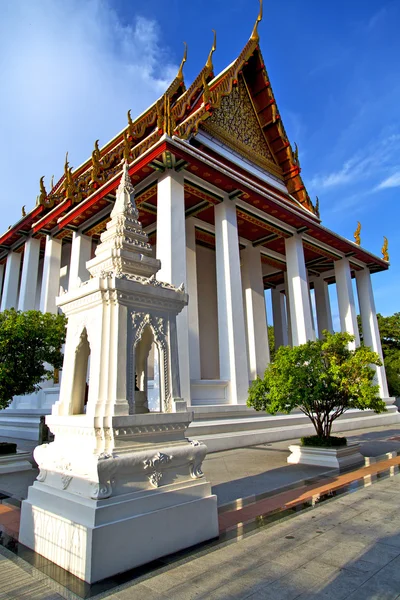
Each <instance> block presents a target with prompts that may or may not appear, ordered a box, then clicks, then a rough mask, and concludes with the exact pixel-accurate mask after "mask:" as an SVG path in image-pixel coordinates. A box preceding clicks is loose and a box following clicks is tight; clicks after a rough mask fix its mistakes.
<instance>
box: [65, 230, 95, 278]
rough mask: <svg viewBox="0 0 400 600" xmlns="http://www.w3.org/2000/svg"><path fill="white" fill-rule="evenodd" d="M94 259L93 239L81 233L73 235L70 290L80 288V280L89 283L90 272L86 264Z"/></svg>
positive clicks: (76, 232) (75, 232)
mask: <svg viewBox="0 0 400 600" xmlns="http://www.w3.org/2000/svg"><path fill="white" fill-rule="evenodd" d="M91 258H92V238H91V237H88V236H87V235H83V234H82V233H80V232H79V231H74V233H73V234H72V247H71V259H70V266H69V280H68V290H72V289H73V288H76V287H78V286H77V283H78V281H79V279H80V280H81V281H87V280H88V279H89V271H88V270H87V268H86V263H87V262H88V261H89V260H90V259H91ZM78 278H79V279H78Z"/></svg>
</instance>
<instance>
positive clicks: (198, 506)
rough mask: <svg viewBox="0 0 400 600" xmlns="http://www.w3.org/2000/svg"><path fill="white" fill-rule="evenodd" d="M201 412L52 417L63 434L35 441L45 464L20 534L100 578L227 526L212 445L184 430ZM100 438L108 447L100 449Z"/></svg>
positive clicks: (74, 569) (76, 570)
mask: <svg viewBox="0 0 400 600" xmlns="http://www.w3.org/2000/svg"><path fill="white" fill-rule="evenodd" d="M191 418H192V413H179V414H147V415H137V416H131V417H126V416H125V417H113V418H112V423H110V426H108V427H107V426H105V424H104V423H101V421H102V419H97V420H96V421H97V422H96V425H98V427H93V419H90V418H86V416H83V415H82V416H81V415H80V416H77V417H73V416H72V417H69V418H68V417H67V418H66V417H61V418H60V417H50V418H49V420H48V421H49V425H50V427H51V429H52V430H53V431H54V432H55V434H56V441H55V442H53V443H52V444H48V445H47V444H45V445H43V446H38V447H37V448H36V450H35V459H36V461H37V462H38V464H39V466H40V474H39V477H38V481H36V482H35V483H34V485H33V486H32V487H30V488H29V494H28V498H27V500H25V501H24V502H23V503H22V510H21V525H20V532H21V533H20V540H19V541H20V542H21V543H22V544H24V545H25V546H28V547H29V548H32V549H33V550H35V552H37V553H39V554H41V555H43V556H45V557H46V558H48V559H50V560H51V561H53V562H55V563H56V564H58V565H59V566H61V567H63V568H64V569H66V570H68V571H70V572H71V573H73V574H74V575H76V576H77V577H79V578H81V579H84V580H85V581H87V582H89V583H93V582H95V581H99V580H101V579H104V578H105V577H109V576H111V575H115V574H116V573H120V572H123V571H126V570H128V569H131V568H133V567H136V566H139V565H142V564H145V563H147V562H149V561H151V560H154V559H156V558H159V557H161V556H165V555H167V554H170V553H172V552H176V551H178V550H181V549H183V548H187V547H189V546H192V545H194V544H197V543H199V542H202V541H205V540H208V539H211V538H213V537H216V536H218V519H217V498H216V496H214V495H212V494H211V487H210V484H209V483H208V482H207V481H206V480H205V479H204V478H203V474H202V471H201V463H202V461H203V459H204V457H205V455H206V452H207V449H206V446H205V445H204V444H201V443H198V442H190V441H188V440H186V439H185V438H184V431H185V429H186V428H187V427H188V425H189V423H190V421H191ZM69 419H71V428H69V427H68V425H67V421H68V420H69ZM79 420H80V424H78V422H79ZM100 425H101V426H100ZM67 438H68V440H69V444H68V446H66V444H65V441H66V439H67ZM90 444H94V446H96V445H97V446H98V447H99V446H100V447H103V448H106V450H105V451H104V452H102V453H100V454H95V453H92V455H91V456H90V455H88V453H85V448H87V447H88V445H90ZM110 446H114V450H113V452H111V453H109V452H108V451H107V447H110ZM68 448H69V449H68ZM83 456H85V459H84V460H83V459H82V457H83Z"/></svg>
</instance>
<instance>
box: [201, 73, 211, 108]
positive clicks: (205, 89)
mask: <svg viewBox="0 0 400 600" xmlns="http://www.w3.org/2000/svg"><path fill="white" fill-rule="evenodd" d="M202 79H203V81H202V83H203V102H204V104H208V102H209V101H210V88H209V86H208V83H207V79H206V76H205V74H204V73H203V77H202Z"/></svg>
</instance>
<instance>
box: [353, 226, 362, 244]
mask: <svg viewBox="0 0 400 600" xmlns="http://www.w3.org/2000/svg"><path fill="white" fill-rule="evenodd" d="M360 234H361V223H360V221H357V229H356V230H355V232H354V242H355V243H356V244H357V246H360V245H361V235H360Z"/></svg>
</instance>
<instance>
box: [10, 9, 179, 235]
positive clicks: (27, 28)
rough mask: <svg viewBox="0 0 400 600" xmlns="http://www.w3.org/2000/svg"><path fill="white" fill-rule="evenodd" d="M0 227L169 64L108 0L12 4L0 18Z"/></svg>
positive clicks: (145, 25)
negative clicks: (0, 90)
mask: <svg viewBox="0 0 400 600" xmlns="http://www.w3.org/2000/svg"><path fill="white" fill-rule="evenodd" d="M0 65H1V74H2V94H1V95H0V136H1V139H2V145H1V149H0V176H1V180H2V189H1V192H0V210H1V211H2V219H1V221H0V232H1V231H4V230H5V229H6V228H7V226H8V224H9V223H12V222H13V221H15V220H16V219H17V218H19V217H20V214H21V213H20V207H21V206H22V205H23V204H26V206H27V209H30V208H32V207H33V206H34V203H35V198H36V194H37V193H38V188H39V185H38V184H39V178H40V177H41V176H42V175H46V182H47V186H48V187H49V180H50V177H51V175H52V174H53V173H54V174H55V177H56V179H57V177H59V176H61V174H62V171H63V164H64V156H65V152H66V151H67V150H68V151H69V158H70V163H71V165H72V166H75V167H77V166H78V165H79V164H80V163H81V162H83V161H84V160H85V159H86V158H88V157H89V156H90V154H91V151H92V149H93V143H94V141H95V139H97V138H100V146H101V145H102V144H104V143H106V142H107V141H108V140H109V139H110V138H112V137H114V135H115V134H116V133H118V132H119V131H120V130H121V129H122V128H123V127H124V126H125V124H126V122H127V119H126V113H127V111H128V109H132V116H135V115H138V114H140V113H141V112H142V111H143V110H145V109H146V108H147V107H148V106H149V105H150V104H151V103H152V102H154V100H155V99H156V98H157V97H158V96H160V95H161V94H162V93H163V92H164V91H165V89H166V87H167V86H168V85H169V83H170V81H171V79H172V78H173V77H174V76H175V74H176V71H177V66H176V65H173V64H172V63H171V62H170V59H169V53H168V50H167V49H166V48H164V47H163V46H162V43H161V38H160V32H159V29H158V26H157V23H156V22H155V21H151V20H148V19H145V18H142V17H140V16H138V17H137V18H136V20H135V21H134V22H133V23H132V24H131V25H125V24H123V23H122V22H121V21H120V20H119V18H118V16H117V14H116V12H115V11H114V9H113V8H112V2H111V0H108V1H106V0H85V2H82V1H80V0H68V2H65V1H63V0H41V1H40V2H32V1H31V0H13V2H12V3H11V2H9V3H7V5H6V6H4V7H3V11H2V19H1V22H0Z"/></svg>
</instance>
